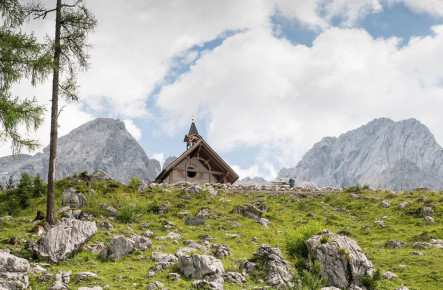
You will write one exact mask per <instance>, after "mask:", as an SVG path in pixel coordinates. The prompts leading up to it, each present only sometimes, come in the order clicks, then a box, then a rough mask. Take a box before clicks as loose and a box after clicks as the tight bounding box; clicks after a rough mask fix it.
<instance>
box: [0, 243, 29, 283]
mask: <svg viewBox="0 0 443 290" xmlns="http://www.w3.org/2000/svg"><path fill="white" fill-rule="evenodd" d="M29 270H30V266H29V263H28V261H27V260H25V259H23V258H19V257H16V256H14V255H11V254H9V253H6V252H2V251H0V289H25V288H28V286H29V278H28V274H27V272H28V271H29Z"/></svg>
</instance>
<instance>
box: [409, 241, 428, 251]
mask: <svg viewBox="0 0 443 290" xmlns="http://www.w3.org/2000/svg"><path fill="white" fill-rule="evenodd" d="M412 248H413V249H416V250H426V249H427V248H428V246H427V245H426V244H423V243H420V242H415V243H414V244H413V245H412Z"/></svg>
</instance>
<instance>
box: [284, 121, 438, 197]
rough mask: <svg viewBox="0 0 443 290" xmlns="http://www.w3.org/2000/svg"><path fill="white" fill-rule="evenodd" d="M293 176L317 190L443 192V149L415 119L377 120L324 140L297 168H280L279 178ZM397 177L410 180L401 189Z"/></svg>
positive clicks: (315, 145)
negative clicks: (350, 188) (358, 188)
mask: <svg viewBox="0 0 443 290" xmlns="http://www.w3.org/2000/svg"><path fill="white" fill-rule="evenodd" d="M399 160H406V161H408V162H400V163H398V162H399ZM397 163H398V164H397ZM414 166H416V167H414ZM417 168H418V169H419V171H417ZM400 171H403V173H404V174H406V175H404V176H402V175H401V173H402V172H400ZM408 172H409V173H410V174H411V175H410V176H409V175H407V174H408ZM412 172H414V173H413V174H412ZM289 176H294V178H295V179H296V180H297V181H298V182H301V181H308V182H313V183H315V184H316V185H318V186H350V185H355V184H356V183H357V182H360V183H368V184H370V185H371V186H373V187H376V188H391V189H395V190H401V189H405V188H406V189H410V188H414V187H418V186H422V185H425V186H428V187H430V188H436V189H437V188H438V189H439V188H442V187H443V149H442V147H441V146H440V145H439V144H438V143H437V142H436V140H435V138H434V136H433V135H432V133H431V132H430V131H429V129H428V128H427V127H426V126H425V125H423V124H422V123H420V122H419V121H418V120H416V119H407V120H402V121H398V122H395V121H393V120H391V119H388V118H378V119H375V120H372V121H371V122H369V123H367V124H366V125H363V126H360V127H358V128H357V129H354V130H351V131H348V132H346V133H343V134H341V135H340V136H339V137H325V138H323V139H322V140H321V141H320V142H318V143H316V144H314V146H313V147H312V149H310V150H309V151H308V152H306V154H305V155H304V156H303V158H302V160H300V162H298V164H297V165H296V167H295V168H282V169H281V170H280V172H279V175H278V177H286V178H287V177H289ZM395 177H397V179H398V178H400V177H401V178H402V179H408V177H411V178H412V179H409V180H408V182H401V184H398V182H394V181H395ZM403 183H405V184H403Z"/></svg>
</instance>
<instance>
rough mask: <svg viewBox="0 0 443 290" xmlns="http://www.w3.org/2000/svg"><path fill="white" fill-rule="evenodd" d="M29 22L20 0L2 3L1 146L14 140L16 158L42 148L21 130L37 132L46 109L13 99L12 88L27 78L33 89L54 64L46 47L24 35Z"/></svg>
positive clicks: (0, 9) (32, 99)
mask: <svg viewBox="0 0 443 290" xmlns="http://www.w3.org/2000/svg"><path fill="white" fill-rule="evenodd" d="M25 18H26V9H25V7H23V6H22V5H20V2H19V0H1V1H0V23H2V24H0V142H1V143H2V142H5V141H8V140H11V141H12V152H13V154H18V153H19V152H20V151H21V150H22V148H26V149H28V150H34V149H36V147H37V146H38V143H37V141H36V140H31V139H26V138H23V137H22V136H21V135H20V133H19V132H18V129H19V125H24V126H25V128H26V131H27V132H30V131H31V130H32V129H33V130H36V129H37V128H38V127H39V126H40V125H41V124H42V122H43V118H42V115H43V113H44V107H42V106H40V105H39V104H38V103H37V101H36V100H35V98H29V97H28V98H19V97H17V96H13V95H12V93H11V91H10V89H11V86H12V85H13V84H14V83H17V82H19V81H20V80H22V79H23V78H24V77H27V78H30V79H31V83H32V85H36V84H37V83H38V82H41V81H43V80H45V78H46V76H47V75H48V73H49V72H50V68H51V63H52V60H51V58H50V54H48V53H47V52H46V51H45V47H44V45H42V44H40V43H38V42H37V40H36V38H35V37H34V36H33V35H28V34H25V33H23V32H21V31H20V26H21V25H22V24H23V22H24V20H25Z"/></svg>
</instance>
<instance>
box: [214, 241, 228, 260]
mask: <svg viewBox="0 0 443 290" xmlns="http://www.w3.org/2000/svg"><path fill="white" fill-rule="evenodd" d="M212 248H214V256H216V257H217V258H219V259H224V258H226V257H227V256H230V255H232V253H231V251H230V250H229V247H228V246H227V245H225V244H213V245H212Z"/></svg>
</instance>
